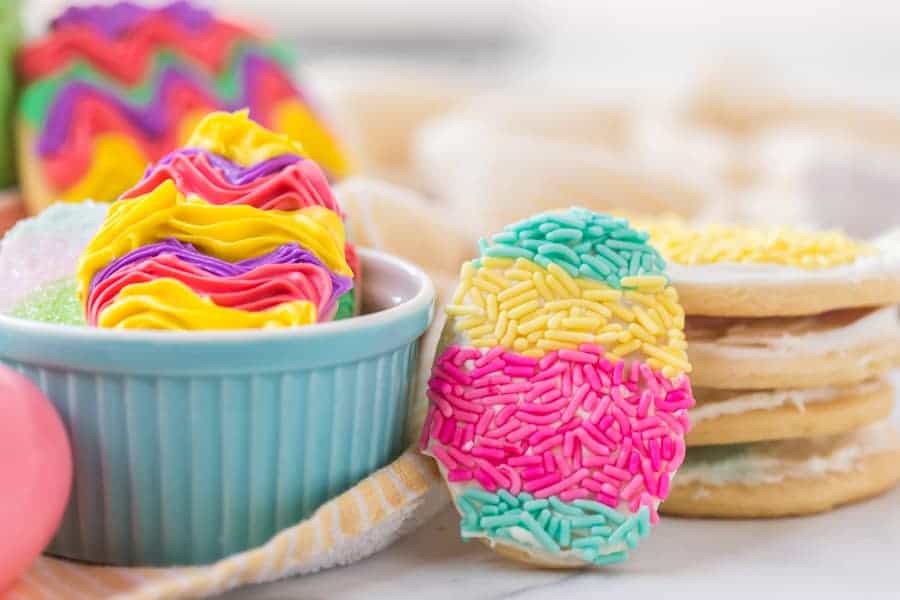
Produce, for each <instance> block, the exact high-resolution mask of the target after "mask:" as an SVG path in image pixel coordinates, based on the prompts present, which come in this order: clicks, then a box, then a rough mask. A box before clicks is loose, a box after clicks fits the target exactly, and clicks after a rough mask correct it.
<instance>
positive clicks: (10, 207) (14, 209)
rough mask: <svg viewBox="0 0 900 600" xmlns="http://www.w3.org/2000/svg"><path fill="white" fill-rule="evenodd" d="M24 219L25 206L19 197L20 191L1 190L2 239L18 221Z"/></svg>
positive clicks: (0, 222) (0, 225) (0, 228)
mask: <svg viewBox="0 0 900 600" xmlns="http://www.w3.org/2000/svg"><path fill="white" fill-rule="evenodd" d="M24 218H25V204H24V203H23V202H22V197H21V196H19V190H17V189H10V190H0V237H3V234H4V233H6V231H7V230H8V229H10V228H11V227H12V226H13V225H15V224H16V221H18V220H19V219H24Z"/></svg>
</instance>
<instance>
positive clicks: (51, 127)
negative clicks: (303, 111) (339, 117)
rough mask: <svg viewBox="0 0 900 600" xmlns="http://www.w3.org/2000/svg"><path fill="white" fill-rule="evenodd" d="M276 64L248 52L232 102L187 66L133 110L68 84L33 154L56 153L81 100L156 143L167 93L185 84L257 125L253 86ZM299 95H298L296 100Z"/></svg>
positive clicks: (88, 86) (87, 87)
mask: <svg viewBox="0 0 900 600" xmlns="http://www.w3.org/2000/svg"><path fill="white" fill-rule="evenodd" d="M272 64H277V63H276V62H275V61H273V60H272V59H271V58H270V57H268V56H266V55H265V54H263V53H261V52H256V51H253V50H249V51H247V52H246V54H244V55H243V56H242V57H241V60H240V62H239V63H238V65H236V67H235V68H236V69H237V70H238V71H239V72H241V73H242V76H241V83H240V85H239V86H238V88H239V89H240V91H241V93H240V94H239V95H238V97H237V98H235V99H234V100H230V101H229V100H225V99H223V98H219V97H217V96H216V95H215V94H214V93H211V92H210V91H209V89H208V85H207V82H205V81H203V80H202V78H201V77H198V76H197V75H196V73H192V72H191V69H190V68H189V67H187V66H180V65H168V66H166V67H165V68H163V69H162V70H161V71H160V73H159V76H158V79H157V82H156V85H155V86H154V87H155V93H154V95H153V98H152V99H151V101H150V102H149V103H148V104H147V105H146V106H135V105H133V104H131V103H129V102H128V101H126V100H124V99H123V98H121V97H120V96H119V94H118V93H117V92H116V91H115V90H114V89H107V88H105V87H102V86H98V85H96V84H93V83H88V82H86V81H70V82H68V83H66V84H65V85H63V86H62V87H61V88H60V90H59V92H58V93H57V95H56V97H55V99H54V101H53V106H52V107H51V108H50V110H49V112H48V114H47V118H46V121H45V123H44V127H43V129H42V131H41V134H40V138H39V139H38V143H37V151H38V154H39V155H40V156H41V157H47V156H49V155H52V154H54V153H55V152H58V151H59V150H60V148H62V146H63V144H64V143H65V141H66V139H67V137H68V132H69V128H70V127H72V125H73V124H74V123H75V121H76V119H74V118H73V116H74V111H75V107H76V106H77V105H78V102H79V100H80V99H81V98H82V97H85V96H93V97H96V98H99V99H100V100H101V101H102V102H103V103H104V104H108V105H111V106H113V107H114V108H115V109H116V111H118V112H119V113H121V114H122V116H124V117H125V119H126V120H127V121H128V122H129V123H131V124H132V125H133V126H134V127H135V128H136V129H138V130H139V131H141V132H143V133H144V134H145V135H146V136H147V137H149V138H151V139H159V138H161V137H162V136H163V135H165V134H166V132H167V131H168V130H169V129H170V127H171V126H172V124H170V123H169V118H168V117H169V116H170V115H169V111H168V110H167V107H168V101H167V98H168V96H169V90H170V89H174V88H175V87H176V86H178V85H183V84H187V85H188V86H190V87H191V88H192V89H195V90H198V91H199V92H200V93H201V94H203V95H204V96H205V97H206V101H207V102H208V103H209V105H210V106H213V107H215V108H216V109H218V110H227V111H235V110H240V109H243V108H249V109H250V118H251V119H254V120H257V121H259V120H260V117H261V116H263V115H260V106H259V105H258V102H255V100H256V97H257V94H255V93H253V90H255V89H256V87H257V86H256V82H257V81H258V80H259V74H260V73H261V72H262V71H263V70H264V69H265V68H266V67H267V66H269V65H272ZM299 97H300V94H299V93H298V98H299Z"/></svg>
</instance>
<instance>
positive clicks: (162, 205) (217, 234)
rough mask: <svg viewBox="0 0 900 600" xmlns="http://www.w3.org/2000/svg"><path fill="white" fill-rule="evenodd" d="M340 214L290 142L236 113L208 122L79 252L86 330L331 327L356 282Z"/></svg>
mask: <svg viewBox="0 0 900 600" xmlns="http://www.w3.org/2000/svg"><path fill="white" fill-rule="evenodd" d="M342 215H343V211H342V210H341V208H340V206H339V205H338V204H337V202H336V201H335V199H334V197H333V196H332V195H331V190H330V187H329V185H328V182H327V180H326V178H325V176H324V174H323V173H322V172H321V170H320V168H319V167H318V166H317V165H316V163H315V162H313V161H311V160H309V159H307V158H306V157H305V156H304V155H303V151H302V149H301V148H300V146H299V144H297V143H296V142H295V141H293V140H291V139H290V138H288V137H287V136H285V135H279V134H276V133H274V132H271V131H269V130H267V129H265V128H264V127H262V126H260V125H258V124H256V123H254V122H253V121H251V120H250V119H249V118H248V117H247V114H246V112H237V113H211V114H209V115H207V116H206V117H205V118H204V119H203V120H202V121H201V122H200V123H199V124H198V125H197V127H196V128H195V130H194V131H193V133H192V135H191V137H190V139H189V141H188V146H187V148H184V149H180V150H178V151H175V152H173V153H172V154H170V155H168V156H167V157H166V158H164V159H163V160H161V161H160V162H159V163H157V164H156V165H153V166H152V167H151V168H150V169H148V171H147V175H146V178H145V179H144V180H143V181H142V182H141V183H139V184H138V185H137V187H136V188H135V189H133V190H131V191H129V192H126V193H125V194H124V196H123V198H122V199H120V200H118V201H117V202H115V203H113V204H112V205H111V206H110V208H109V212H108V213H107V216H106V219H105V220H104V222H103V224H102V225H101V227H100V229H99V231H97V233H96V235H95V236H94V238H93V239H92V240H91V241H90V242H89V243H88V244H87V246H86V247H85V249H84V251H83V252H82V254H81V257H80V259H79V261H78V269H77V273H76V277H77V293H78V298H79V300H80V301H81V303H82V305H83V306H84V312H85V317H86V320H87V323H88V324H89V325H92V326H97V327H103V328H117V329H217V330H219V329H256V328H273V327H296V326H303V325H311V324H314V323H320V322H324V321H330V320H333V319H334V318H337V317H339V316H342V315H340V312H341V299H342V298H344V297H345V296H346V295H347V294H348V293H349V292H350V291H351V290H352V289H353V287H354V283H355V281H356V277H355V271H354V270H353V268H352V267H351V264H350V263H351V262H354V261H353V260H352V258H351V256H352V252H348V246H347V244H346V240H345V236H344V224H343V219H342ZM357 272H358V269H357ZM351 304H352V301H351ZM350 313H352V310H350ZM343 316H349V315H343Z"/></svg>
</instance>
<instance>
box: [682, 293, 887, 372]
mask: <svg viewBox="0 0 900 600" xmlns="http://www.w3.org/2000/svg"><path fill="white" fill-rule="evenodd" d="M685 331H686V333H687V336H688V339H689V340H690V343H691V353H690V354H691V361H692V363H693V365H694V367H695V369H696V372H695V373H694V375H693V378H692V380H693V382H694V385H697V386H700V387H710V388H719V389H773V388H801V387H818V386H822V385H843V384H851V383H856V382H859V381H863V380H865V379H869V378H871V377H876V376H879V375H881V374H883V373H885V372H887V371H888V370H890V369H891V368H893V366H894V365H895V364H896V363H897V361H898V359H900V321H898V311H897V307H896V306H887V307H884V308H860V309H850V310H839V311H832V312H828V313H824V314H820V315H814V316H809V317H771V318H757V319H728V318H716V317H688V318H687V321H686V327H685Z"/></svg>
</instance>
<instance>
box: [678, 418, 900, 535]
mask: <svg viewBox="0 0 900 600" xmlns="http://www.w3.org/2000/svg"><path fill="white" fill-rule="evenodd" d="M898 481H900V436H898V433H897V431H896V430H895V429H894V428H893V427H892V426H891V425H889V424H886V423H879V424H876V425H872V426H870V427H867V428H865V429H860V430H857V431H854V432H852V433H848V434H842V435H837V436H831V437H825V438H814V439H799V440H789V441H778V442H760V443H757V444H745V445H736V446H704V447H699V448H691V449H690V450H689V451H688V458H687V459H686V460H685V463H684V465H682V468H681V471H680V472H679V475H678V480H677V481H676V482H674V484H673V486H672V491H671V493H670V494H669V498H668V500H667V501H666V502H665V503H664V504H663V506H662V510H663V512H664V513H666V514H670V515H682V516H691V517H783V516H789V515H806V514H811V513H816V512H821V511H825V510H830V509H832V508H834V507H836V506H840V505H842V504H847V503H850V502H856V501H859V500H863V499H865V498H869V497H871V496H875V495H877V494H881V493H883V492H885V491H887V490H889V489H890V488H892V487H893V486H895V485H896V484H897V482H898Z"/></svg>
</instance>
